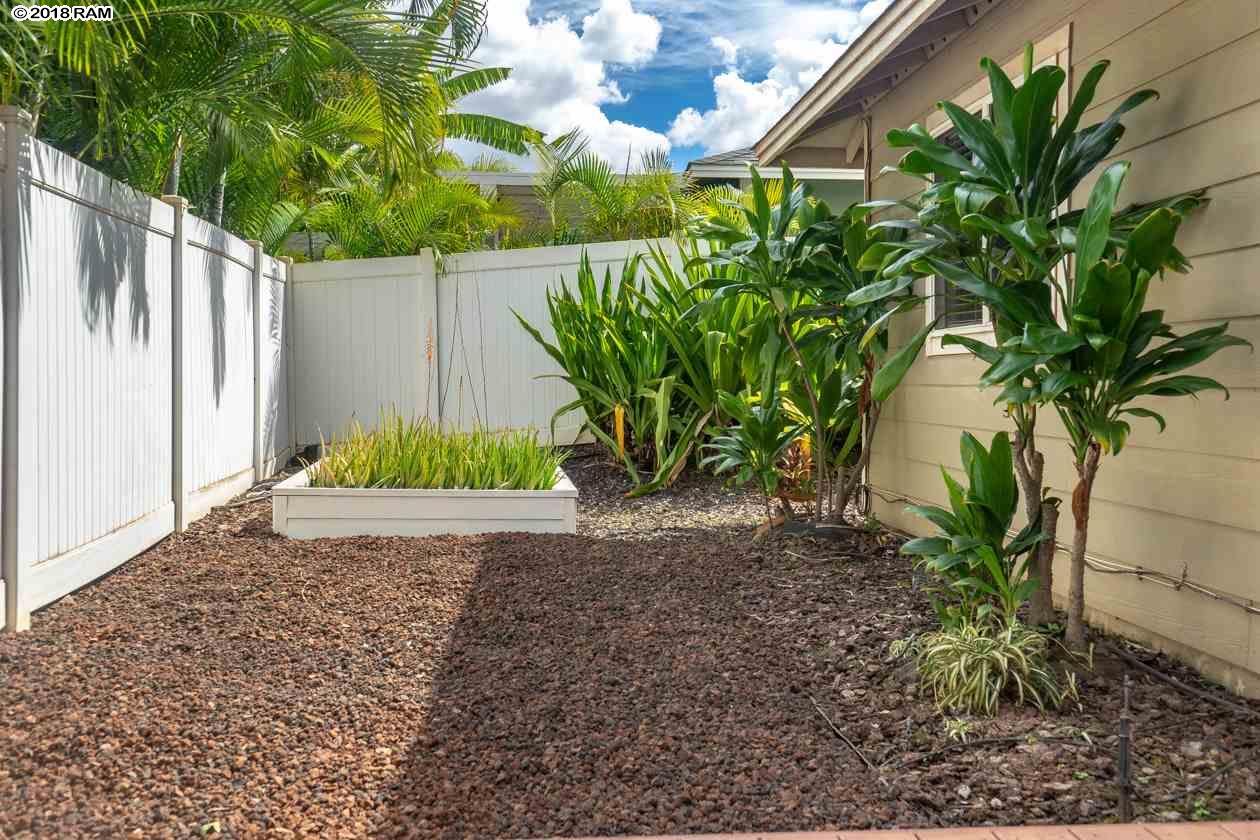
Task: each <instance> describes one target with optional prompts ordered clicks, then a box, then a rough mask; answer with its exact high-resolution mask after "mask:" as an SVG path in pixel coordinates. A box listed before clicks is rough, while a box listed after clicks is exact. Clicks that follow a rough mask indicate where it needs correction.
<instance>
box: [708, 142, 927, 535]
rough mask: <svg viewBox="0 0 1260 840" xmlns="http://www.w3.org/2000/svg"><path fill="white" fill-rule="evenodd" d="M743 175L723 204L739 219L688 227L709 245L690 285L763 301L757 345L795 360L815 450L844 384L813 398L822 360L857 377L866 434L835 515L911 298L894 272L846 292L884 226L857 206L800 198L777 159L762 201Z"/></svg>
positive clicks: (897, 366) (826, 373)
mask: <svg viewBox="0 0 1260 840" xmlns="http://www.w3.org/2000/svg"><path fill="white" fill-rule="evenodd" d="M750 175H751V180H752V188H751V202H748V203H738V204H733V205H732V206H731V208H730V209H731V210H733V211H735V212H736V213H737V214H739V217H740V218H732V217H730V216H723V215H714V216H710V217H709V218H707V219H706V220H704V221H703V222H701V223H699V224H698V225H697V226H696V227H695V228H694V231H695V234H696V235H697V236H699V237H702V238H705V239H707V240H709V241H710V242H712V243H713V245H714V250H713V252H712V253H710V254H708V255H706V256H700V257H697V258H695V260H694V262H697V263H703V264H704V265H707V266H709V267H710V269H711V270H712V274H711V276H710V277H709V278H708V279H706V280H704V281H703V282H702V283H701V284H700V285H701V287H702V288H704V289H707V290H712V293H713V294H712V297H711V298H710V299H709V301H708V302H707V303H706V306H713V305H716V304H718V303H719V302H721V301H723V300H725V299H727V298H728V297H731V296H750V297H754V298H757V299H759V300H762V301H764V302H765V303H766V305H767V307H768V309H767V312H768V314H769V315H770V316H771V317H772V318H773V330H772V336H773V341H772V342H767V345H769V344H772V343H774V342H777V341H781V342H783V343H786V345H787V347H788V350H789V352H790V356H791V359H792V362H793V363H794V365H795V373H794V376H793V379H794V382H795V385H794V387H795V390H796V394H797V396H798V399H796V400H794V402H797V404H798V406H800V407H801V409H802V411H806V410H807V411H808V415H809V424H808V425H809V433H810V435H811V436H812V437H813V439H814V446H813V448H814V450H815V451H816V452H831V451H833V447H832V446H831V445H829V441H828V440H827V438H828V435H829V430H831V429H833V428H834V423H833V422H832V421H833V417H832V415H831V414H829V412H831V411H833V410H834V411H839V410H840V408H841V406H840V396H841V395H842V394H843V393H844V390H845V383H844V382H843V380H837V381H835V390H834V391H833V393H834V394H835V399H834V400H831V402H834V406H825V405H824V404H823V403H824V399H825V398H827V397H828V395H827V394H825V393H824V389H825V388H826V387H828V385H827V383H829V382H832V380H831V379H830V377H831V371H832V369H834V368H836V367H839V366H842V365H843V366H845V367H846V368H847V372H848V375H849V378H850V381H851V382H860V383H861V384H860V395H859V400H858V402H859V406H858V416H859V418H864V419H865V423H866V434H865V437H864V439H862V441H861V443H862V448H861V455H860V456H859V461H858V463H857V464H855V465H853V466H852V467H851V468H850V469H849V470H848V472H847V474H846V475H845V476H844V477H843V480H842V483H841V486H840V488H839V493H838V494H836V495H838V500H837V503H836V505H835V506H834V508H833V509H834V510H835V512H836V513H837V514H838V515H843V512H844V509H845V506H846V504H847V502H848V500H849V498H850V497H851V495H852V494H853V492H854V491H855V490H856V489H857V485H858V483H859V482H860V481H861V476H862V470H863V469H864V467H865V464H866V462H867V461H868V460H869V458H870V453H871V442H872V440H873V436H874V428H875V422H876V421H877V420H878V405H879V404H880V403H882V402H883V401H884V400H886V399H887V398H888V397H889V396H890V395H891V394H892V392H893V390H895V388H896V387H897V385H898V384H899V383H900V382H901V380H902V378H904V376H905V374H906V372H907V370H908V369H909V367H910V364H911V363H912V362H913V361H914V358H915V356H916V355H917V354H918V352H919V350H920V349H921V348H922V346H923V342H924V341H925V340H926V337H927V332H928V331H927V330H926V329H925V330H924V331H922V332H920V333H919V334H918V335H916V336H915V337H914V338H913V339H912V340H911V342H910V343H909V344H908V345H907V346H905V347H903V348H901V349H900V350H898V351H897V352H895V353H893V354H891V355H888V356H887V357H886V358H883V357H884V355H885V351H886V349H887V327H888V324H889V321H890V319H891V316H892V314H894V312H895V311H904V310H905V309H906V308H908V307H910V306H914V305H916V304H917V303H918V299H917V298H915V297H914V296H913V295H912V294H910V293H909V292H908V291H907V286H908V285H909V284H908V283H901V282H900V281H896V282H894V283H890V284H885V286H882V287H881V288H885V289H891V291H888V292H887V293H886V294H882V295H877V296H873V297H872V298H871V299H869V300H867V299H863V298H862V297H861V296H860V295H858V296H853V295H854V293H856V292H858V291H860V290H861V289H862V288H863V287H865V286H867V285H869V284H871V283H874V282H876V272H875V271H873V270H864V269H862V268H859V267H858V265H857V263H858V259H859V258H860V257H861V256H862V255H863V254H864V253H865V252H866V251H867V250H868V249H869V246H870V245H871V244H872V243H873V242H874V241H876V240H879V239H880V238H881V237H882V236H883V235H884V234H883V233H882V232H879V231H872V230H871V229H870V228H868V226H867V225H866V223H865V222H864V221H862V218H861V217H862V216H864V215H865V213H866V212H867V211H866V210H863V209H857V210H853V211H850V212H846V213H845V214H843V215H840V216H837V215H834V214H833V213H832V212H831V210H830V208H829V207H828V206H827V205H826V204H825V203H824V202H816V201H813V200H810V199H808V198H807V196H806V193H805V189H804V187H803V186H802V185H800V184H797V183H796V181H795V179H794V178H793V176H792V172H791V170H790V169H789V168H788V167H787V166H784V167H783V178H782V182H781V191H780V193H779V201H778V203H772V202H771V201H770V193H769V191H768V188H767V186H766V184H765V182H764V181H763V180H762V178H761V176H760V175H759V174H758V173H757V171H756V169H750ZM894 286H895V288H892V287H894ZM766 338H767V339H769V338H771V336H766ZM881 360H882V362H883V363H882V366H880V367H879V369H878V371H877V370H876V366H877V363H878V362H880V361H881ZM818 365H821V366H822V368H821V369H819V368H818V367H817V366H818ZM799 397H803V399H799ZM806 406H807V408H806ZM872 407H874V408H873V410H870V409H872ZM850 428H851V427H850ZM833 436H834V435H833ZM841 440H843V439H841ZM820 444H822V445H820ZM851 450H852V444H850V445H848V446H843V445H842V446H840V451H841V452H842V453H843V455H844V457H847V455H848V452H849V451H851ZM818 479H819V480H817V481H816V482H815V485H816V487H815V504H814V511H815V516H817V517H821V516H822V514H823V510H824V504H823V500H824V497H825V495H827V494H828V493H829V490H828V482H827V479H828V476H827V474H826V472H825V471H823V470H820V471H819V475H818Z"/></svg>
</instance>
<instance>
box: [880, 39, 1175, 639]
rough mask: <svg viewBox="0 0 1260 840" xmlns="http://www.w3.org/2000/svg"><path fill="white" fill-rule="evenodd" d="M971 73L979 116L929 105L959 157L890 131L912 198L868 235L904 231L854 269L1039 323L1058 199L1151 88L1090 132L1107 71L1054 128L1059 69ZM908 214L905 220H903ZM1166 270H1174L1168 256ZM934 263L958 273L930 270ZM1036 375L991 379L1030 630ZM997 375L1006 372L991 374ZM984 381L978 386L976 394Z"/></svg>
mask: <svg viewBox="0 0 1260 840" xmlns="http://www.w3.org/2000/svg"><path fill="white" fill-rule="evenodd" d="M980 66H981V68H982V69H983V71H984V72H985V73H986V75H987V77H988V80H989V87H990V90H991V91H992V92H993V107H992V109H991V112H990V114H989V115H987V116H977V115H975V114H972V113H970V112H969V111H967V110H966V109H965V108H963V107H961V106H959V105H957V104H955V103H951V102H943V103H941V104H940V107H941V109H942V110H944V111H945V114H946V116H948V117H949V119H950V121H951V123H952V124H953V127H954V130H955V131H956V133H957V135H958V138H959V140H960V141H961V143H962V145H963V147H964V149H963V151H960V152H956V151H954V150H953V149H951V148H950V147H949V146H947V145H945V144H944V143H942V142H940V141H939V140H938V139H935V138H933V137H932V136H931V135H930V134H929V133H928V132H927V130H926V129H924V128H923V127H922V126H920V125H913V126H911V127H910V128H908V129H905V130H896V131H892V132H889V135H888V140H889V143H890V145H892V146H894V147H900V148H906V149H908V150H909V151H907V153H906V154H905V156H904V157H902V158H901V160H900V161H899V162H898V164H897V166H896V167H895V168H896V170H897V171H899V172H901V173H902V174H905V175H909V176H911V177H915V178H919V179H922V180H923V181H924V182H925V187H924V189H923V191H922V192H921V193H920V194H919V195H918V196H917V197H916V198H915V199H913V200H911V201H908V202H892V201H877V202H871V203H870V204H868V205H866V206H867V207H870V208H871V209H873V210H891V211H894V212H896V213H897V214H898V215H900V216H902V218H895V219H885V220H883V221H881V222H879V223H877V224H876V225H875V227H877V228H879V227H882V228H887V229H891V230H898V231H902V230H904V231H906V232H907V235H906V237H905V238H904V239H902V240H900V241H891V242H886V243H883V244H881V245H879V246H878V247H877V248H875V249H873V250H872V252H871V253H870V254H869V255H868V256H867V258H866V260H865V264H866V265H868V266H870V265H876V264H878V265H879V267H880V272H881V275H882V276H884V277H886V278H888V279H889V280H890V282H896V281H897V280H898V279H899V278H902V279H904V278H905V277H906V276H908V275H911V274H916V273H918V274H927V275H933V274H935V275H943V276H944V277H945V278H946V280H947V281H950V282H952V280H950V278H951V277H953V276H957V275H958V273H959V272H962V273H965V274H966V275H968V276H970V277H973V278H977V279H978V280H979V281H982V282H984V283H985V284H986V285H991V286H996V287H1000V288H1005V289H1009V295H1011V296H1015V297H1014V298H1012V299H1017V300H1020V301H1025V299H1027V300H1026V301H1025V303H1024V305H1023V306H1022V308H1021V311H1023V310H1031V309H1035V310H1037V311H1038V312H1040V314H1042V315H1045V314H1046V312H1047V311H1048V310H1049V309H1050V308H1051V307H1050V305H1049V303H1048V302H1047V300H1046V296H1047V294H1046V289H1047V288H1051V287H1052V285H1051V284H1053V282H1054V280H1055V277H1056V276H1057V275H1059V274H1061V272H1062V271H1064V270H1065V269H1064V264H1065V262H1066V260H1067V257H1068V254H1069V253H1070V252H1071V251H1072V250H1073V247H1074V246H1073V242H1074V241H1075V230H1076V229H1077V228H1078V227H1079V226H1080V224H1081V223H1082V220H1083V216H1084V211H1075V212H1063V211H1062V210H1061V205H1062V202H1063V201H1064V199H1066V198H1067V197H1068V196H1070V195H1071V194H1072V191H1073V190H1074V189H1076V187H1077V186H1078V185H1079V184H1081V183H1082V181H1083V180H1084V179H1085V178H1086V177H1088V176H1089V175H1090V173H1091V172H1092V171H1093V170H1094V169H1095V168H1096V167H1097V166H1098V165H1099V164H1100V163H1101V162H1102V161H1103V160H1104V159H1105V158H1107V157H1108V156H1109V155H1110V154H1111V153H1112V151H1113V150H1114V148H1115V146H1116V144H1117V143H1118V142H1119V141H1120V138H1121V137H1122V136H1123V134H1124V130H1125V129H1124V125H1123V124H1122V122H1121V119H1122V118H1123V117H1124V115H1125V114H1127V113H1129V112H1130V111H1132V110H1133V109H1135V108H1137V107H1139V106H1141V105H1143V104H1144V103H1147V102H1149V101H1151V100H1153V99H1155V98H1156V96H1157V95H1156V93H1155V92H1154V91H1152V90H1140V91H1137V92H1135V93H1133V94H1131V95H1130V96H1128V97H1126V98H1125V99H1124V100H1122V101H1121V102H1120V104H1119V105H1118V106H1117V107H1116V108H1115V109H1114V110H1113V111H1112V112H1111V113H1110V114H1109V115H1108V116H1107V117H1106V118H1105V119H1104V120H1102V121H1101V122H1098V123H1096V124H1092V125H1088V126H1085V127H1082V126H1081V118H1082V116H1083V115H1084V114H1085V112H1086V111H1087V110H1088V109H1089V106H1090V105H1091V104H1092V102H1093V99H1094V94H1095V91H1096V90H1097V88H1098V84H1099V82H1100V81H1101V80H1102V78H1103V76H1104V74H1105V73H1106V72H1107V69H1108V62H1106V61H1100V62H1097V63H1096V64H1094V65H1093V66H1092V67H1091V68H1090V69H1089V70H1088V71H1087V72H1086V73H1085V74H1084V76H1083V77H1082V79H1081V82H1080V84H1079V85H1078V86H1077V87H1076V90H1075V91H1074V93H1073V96H1072V98H1071V101H1070V102H1069V103H1068V106H1067V110H1066V111H1065V112H1064V114H1063V116H1062V118H1060V117H1059V115H1058V108H1057V102H1058V96H1059V92H1060V90H1061V89H1062V86H1063V84H1064V83H1065V80H1066V76H1065V74H1064V71H1063V70H1062V69H1061V68H1059V67H1055V66H1047V67H1041V68H1038V69H1036V70H1034V69H1033V53H1032V46H1031V45H1029V46H1028V47H1027V48H1026V50H1025V53H1024V65H1023V80H1022V83H1021V84H1020V85H1018V86H1017V85H1016V84H1015V83H1014V82H1013V81H1012V80H1011V79H1010V78H1009V77H1008V76H1007V75H1006V73H1005V72H1004V71H1003V70H1002V68H1001V66H1000V65H999V64H998V62H996V61H993V60H992V59H989V58H985V59H983V60H982V61H981V62H980ZM1196 202H1197V198H1196V197H1194V196H1178V197H1176V198H1174V199H1171V200H1169V201H1167V202H1160V203H1159V204H1156V205H1147V206H1145V207H1136V208H1131V209H1130V210H1127V211H1125V212H1124V213H1122V214H1119V215H1118V216H1117V218H1115V219H1113V220H1112V224H1111V234H1112V236H1113V237H1114V238H1116V239H1117V240H1123V239H1124V238H1126V237H1127V236H1128V235H1129V234H1130V233H1131V232H1132V230H1133V228H1134V227H1135V226H1136V225H1137V223H1138V222H1140V221H1141V220H1142V219H1143V218H1144V217H1145V215H1146V214H1147V213H1149V212H1150V211H1151V210H1153V209H1156V207H1158V206H1169V207H1173V208H1175V209H1176V210H1177V211H1178V212H1188V211H1189V210H1190V209H1192V208H1193V206H1194V205H1195V204H1196ZM907 210H908V211H910V215H909V217H908V218H905V217H904V216H906V211H907ZM1173 261H1174V262H1176V255H1175V252H1174V255H1173ZM941 263H950V264H952V265H954V266H957V268H958V269H959V271H956V272H949V271H938V270H937V268H938V266H939V264H941ZM990 311H991V313H992V315H993V316H994V317H993V321H994V330H995V334H996V337H997V341H998V343H999V344H1001V343H1004V342H1007V341H1009V340H1011V339H1012V338H1013V337H1016V336H1018V335H1019V334H1020V331H1021V329H1022V327H1021V323H1022V321H1011V320H1010V319H1008V318H1007V317H1006V315H1005V313H1004V311H1003V310H1002V309H1000V308H994V307H990ZM943 343H944V344H946V345H949V344H957V345H961V346H964V347H966V348H967V349H969V350H970V351H971V352H972V353H973V355H976V356H978V357H979V358H981V359H990V358H991V357H992V356H993V353H992V352H991V348H990V347H989V346H988V345H986V344H984V343H982V342H979V341H977V340H975V339H970V338H966V337H962V336H946V337H945V339H944V342H943ZM1044 371H1045V369H1044V368H1042V367H1039V366H1036V365H1029V366H1025V367H1023V368H1022V369H1019V370H1016V371H1013V372H1011V373H1010V375H1009V376H1003V377H1000V378H1001V379H1002V381H1003V383H1004V384H1007V385H1008V386H1009V387H1006V388H1005V389H1004V390H1003V391H1002V393H1001V394H1000V395H999V397H998V401H999V402H1001V403H1003V404H1004V405H1005V406H1006V410H1007V414H1008V415H1009V416H1010V417H1011V419H1012V421H1013V423H1014V425H1015V436H1014V455H1015V470H1016V474H1017V475H1018V477H1019V482H1020V488H1021V493H1022V496H1023V500H1024V507H1025V512H1026V515H1027V517H1028V519H1029V520H1033V519H1036V518H1040V519H1041V521H1042V524H1043V530H1044V532H1045V533H1046V534H1047V538H1046V540H1045V542H1044V543H1043V544H1042V546H1041V547H1040V548H1039V550H1038V554H1037V561H1036V563H1035V564H1034V571H1033V575H1034V576H1035V577H1036V578H1037V580H1039V581H1040V584H1041V585H1040V586H1039V588H1038V590H1037V592H1036V593H1035V594H1034V596H1033V598H1032V603H1031V605H1030V617H1031V621H1032V623H1034V624H1048V623H1051V622H1053V621H1054V608H1053V604H1052V602H1051V585H1052V572H1053V560H1054V552H1055V537H1056V533H1057V522H1058V516H1059V508H1058V506H1059V499H1057V498H1053V497H1050V496H1048V495H1047V493H1046V492H1045V487H1044V470H1045V455H1044V453H1043V452H1042V451H1041V449H1040V447H1039V442H1038V438H1037V433H1036V430H1037V419H1038V406H1039V405H1040V404H1041V401H1040V400H1039V399H1037V394H1038V393H1040V387H1041V384H1040V376H1041V374H1042V373H1043V372H1044ZM999 373H1003V374H1004V373H1006V372H1005V371H1000V372H999ZM993 381H995V380H994V378H993V377H992V376H986V378H985V379H984V380H983V384H986V385H987V384H990V383H992V382H993Z"/></svg>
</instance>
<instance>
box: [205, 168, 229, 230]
mask: <svg viewBox="0 0 1260 840" xmlns="http://www.w3.org/2000/svg"><path fill="white" fill-rule="evenodd" d="M225 189H227V170H226V169H224V170H222V171H220V172H219V177H218V178H216V179H215V181H214V186H213V187H211V188H210V206H209V207H207V208H206V217H207V218H206V221H208V222H210V224H212V225H217V226H219V227H223V192H224V190H225Z"/></svg>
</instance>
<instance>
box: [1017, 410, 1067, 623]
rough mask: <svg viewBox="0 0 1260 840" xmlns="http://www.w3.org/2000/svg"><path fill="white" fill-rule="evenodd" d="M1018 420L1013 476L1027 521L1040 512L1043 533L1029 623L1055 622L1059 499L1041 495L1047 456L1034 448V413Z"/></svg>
mask: <svg viewBox="0 0 1260 840" xmlns="http://www.w3.org/2000/svg"><path fill="white" fill-rule="evenodd" d="M1021 419H1022V420H1023V422H1022V423H1021V424H1019V427H1018V428H1017V430H1016V432H1015V442H1014V447H1013V448H1014V455H1015V475H1016V476H1017V477H1018V478H1019V487H1020V493H1021V495H1022V496H1023V497H1024V513H1025V514H1026V515H1027V517H1028V521H1029V522H1031V521H1033V519H1035V518H1036V516H1037V514H1038V512H1040V514H1041V530H1042V532H1043V533H1045V535H1046V538H1045V539H1044V540H1042V541H1041V543H1040V544H1038V546H1037V548H1036V552H1037V555H1036V559H1035V560H1034V561H1033V569H1032V575H1033V577H1034V578H1036V580H1037V588H1036V590H1034V591H1033V594H1032V598H1030V599H1029V602H1028V620H1029V623H1030V624H1051V623H1053V622H1054V591H1053V585H1054V553H1055V539H1056V537H1057V536H1058V530H1059V500H1058V499H1054V498H1042V495H1043V493H1044V490H1045V467H1046V459H1045V456H1044V455H1043V454H1042V453H1041V452H1040V451H1038V449H1037V436H1036V425H1037V420H1036V417H1035V416H1028V417H1024V418H1021ZM1039 509H1040V510H1039Z"/></svg>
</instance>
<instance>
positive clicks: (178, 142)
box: [162, 134, 184, 195]
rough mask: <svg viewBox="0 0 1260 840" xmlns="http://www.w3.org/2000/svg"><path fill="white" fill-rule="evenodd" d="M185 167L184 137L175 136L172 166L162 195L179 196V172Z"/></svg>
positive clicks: (167, 171)
mask: <svg viewBox="0 0 1260 840" xmlns="http://www.w3.org/2000/svg"><path fill="white" fill-rule="evenodd" d="M183 165H184V135H182V134H177V135H175V150H174V151H173V152H172V153H171V165H170V166H169V167H167V169H166V181H165V182H163V184H162V195H179V171H180V168H181V167H182V166H183Z"/></svg>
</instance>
